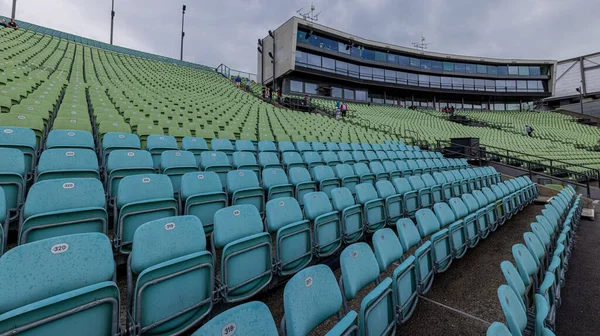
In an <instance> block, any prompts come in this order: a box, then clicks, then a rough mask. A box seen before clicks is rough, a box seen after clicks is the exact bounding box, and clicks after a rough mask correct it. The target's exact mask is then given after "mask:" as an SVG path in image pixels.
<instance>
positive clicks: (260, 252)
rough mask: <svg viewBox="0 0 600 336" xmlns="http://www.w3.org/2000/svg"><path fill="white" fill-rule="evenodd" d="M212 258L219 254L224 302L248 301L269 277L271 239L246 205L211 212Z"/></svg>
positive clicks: (250, 207) (254, 211) (271, 275)
mask: <svg viewBox="0 0 600 336" xmlns="http://www.w3.org/2000/svg"><path fill="white" fill-rule="evenodd" d="M214 218H215V219H214V220H215V223H214V229H213V234H212V236H211V239H212V244H211V246H212V249H213V251H212V252H213V253H212V254H213V255H216V250H219V251H221V261H220V265H219V267H220V282H221V284H222V285H221V286H222V287H223V289H222V295H223V301H224V302H238V301H242V300H246V299H249V298H250V297H252V296H254V295H256V294H258V293H259V292H260V291H261V290H262V289H264V288H265V287H266V286H267V285H268V284H269V283H270V282H271V279H272V278H273V273H272V272H271V269H272V265H271V259H272V256H271V254H272V253H271V250H272V249H271V246H272V244H271V237H270V236H269V234H268V233H267V232H265V231H264V228H263V223H262V219H261V217H260V213H259V212H258V209H256V207H255V206H253V205H249V204H242V205H234V206H230V207H227V208H225V209H221V210H218V211H217V212H216V213H215V217H214Z"/></svg>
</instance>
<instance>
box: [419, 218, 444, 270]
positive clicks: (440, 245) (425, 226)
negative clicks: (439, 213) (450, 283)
mask: <svg viewBox="0 0 600 336" xmlns="http://www.w3.org/2000/svg"><path fill="white" fill-rule="evenodd" d="M415 219H416V221H417V227H418V228H419V234H420V235H421V238H426V237H428V236H431V237H430V241H431V244H432V250H433V255H434V257H435V271H436V273H441V272H445V271H446V270H448V268H449V267H450V265H451V264H452V259H453V253H452V238H451V236H450V234H449V231H448V229H445V228H441V224H440V222H439V220H438V219H437V217H436V216H435V214H434V213H433V211H431V210H430V209H421V210H419V211H417V213H416V214H415Z"/></svg>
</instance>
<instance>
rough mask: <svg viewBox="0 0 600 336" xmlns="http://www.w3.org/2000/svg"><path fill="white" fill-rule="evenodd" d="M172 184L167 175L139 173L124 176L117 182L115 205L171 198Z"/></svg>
mask: <svg viewBox="0 0 600 336" xmlns="http://www.w3.org/2000/svg"><path fill="white" fill-rule="evenodd" d="M172 198H173V185H172V184H171V179H169V177H168V176H167V175H161V174H140V175H131V176H126V177H124V178H123V179H122V180H121V181H120V182H119V197H118V198H117V206H118V207H119V208H121V207H122V206H124V205H125V204H129V203H133V202H140V201H147V200H153V199H172Z"/></svg>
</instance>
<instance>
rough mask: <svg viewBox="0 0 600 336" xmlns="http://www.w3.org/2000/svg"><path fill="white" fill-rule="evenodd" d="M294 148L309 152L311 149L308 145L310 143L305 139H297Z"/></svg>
mask: <svg viewBox="0 0 600 336" xmlns="http://www.w3.org/2000/svg"><path fill="white" fill-rule="evenodd" d="M296 150H298V151H299V152H301V153H302V152H310V151H312V150H313V149H312V147H310V144H309V143H308V142H306V141H298V142H296Z"/></svg>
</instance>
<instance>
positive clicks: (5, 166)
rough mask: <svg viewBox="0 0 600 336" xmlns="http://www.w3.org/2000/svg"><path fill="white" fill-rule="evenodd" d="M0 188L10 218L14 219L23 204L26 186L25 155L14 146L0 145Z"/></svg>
mask: <svg viewBox="0 0 600 336" xmlns="http://www.w3.org/2000/svg"><path fill="white" fill-rule="evenodd" d="M0 157H1V158H2V160H0V189H2V190H3V193H4V196H5V206H6V208H7V211H8V212H9V214H8V216H9V218H10V219H16V218H17V217H18V215H19V208H20V207H21V206H22V204H23V200H24V198H25V188H26V180H25V179H26V176H25V174H26V166H25V155H24V154H23V152H21V151H20V150H18V149H16V148H2V147H0Z"/></svg>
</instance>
